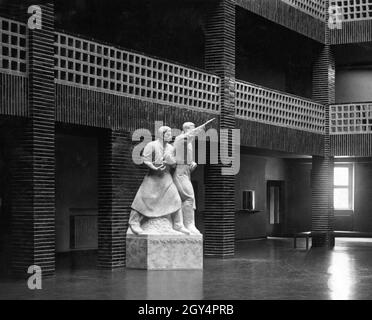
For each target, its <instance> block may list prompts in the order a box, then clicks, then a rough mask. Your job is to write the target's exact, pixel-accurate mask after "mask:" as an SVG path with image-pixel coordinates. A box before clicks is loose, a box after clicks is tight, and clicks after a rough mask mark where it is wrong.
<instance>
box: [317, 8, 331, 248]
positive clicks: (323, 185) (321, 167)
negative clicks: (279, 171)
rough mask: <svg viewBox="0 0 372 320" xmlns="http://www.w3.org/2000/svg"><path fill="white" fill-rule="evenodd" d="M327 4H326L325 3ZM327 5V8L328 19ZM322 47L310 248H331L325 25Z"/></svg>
mask: <svg viewBox="0 0 372 320" xmlns="http://www.w3.org/2000/svg"><path fill="white" fill-rule="evenodd" d="M326 2H328V1H326ZM327 8H328V6H326V10H327V17H328V9H327ZM325 28H326V29H325V40H326V42H325V44H324V45H323V46H322V47H321V49H320V50H319V52H318V55H317V57H316V60H315V62H314V65H313V99H314V100H315V101H317V102H319V103H321V104H323V105H324V108H325V135H324V156H323V157H313V170H312V174H313V177H312V181H313V186H312V231H313V232H314V236H313V247H323V246H333V245H334V239H333V237H332V235H331V234H330V232H331V231H333V220H334V211H333V162H334V161H333V158H332V157H331V156H330V136H329V134H330V119H329V108H330V104H332V103H335V58H334V53H333V50H332V47H331V46H330V44H329V28H328V25H327V24H326V25H325Z"/></svg>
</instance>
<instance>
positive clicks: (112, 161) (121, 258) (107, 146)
mask: <svg viewBox="0 0 372 320" xmlns="http://www.w3.org/2000/svg"><path fill="white" fill-rule="evenodd" d="M132 147H133V144H132V141H131V135H130V134H129V133H126V132H121V131H113V130H106V131H105V132H104V134H102V135H101V137H100V140H99V177H98V266H99V267H100V268H104V269H115V268H120V267H124V266H125V239H126V231H127V228H128V220H129V214H130V206H131V204H132V201H133V199H134V196H135V194H136V192H137V190H138V187H139V185H140V183H141V181H142V179H143V177H144V176H145V169H144V167H141V166H137V165H135V164H134V163H133V161H132Z"/></svg>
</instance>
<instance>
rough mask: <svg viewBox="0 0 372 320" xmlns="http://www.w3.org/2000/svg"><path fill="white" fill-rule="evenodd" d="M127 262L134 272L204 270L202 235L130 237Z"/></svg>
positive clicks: (130, 235)
mask: <svg viewBox="0 0 372 320" xmlns="http://www.w3.org/2000/svg"><path fill="white" fill-rule="evenodd" d="M126 259H127V261H126V266H127V268H131V269H146V270H190V269H194V270H195V269H202V268H203V236H202V235H200V236H187V235H151V234H146V235H134V234H127V252H126Z"/></svg>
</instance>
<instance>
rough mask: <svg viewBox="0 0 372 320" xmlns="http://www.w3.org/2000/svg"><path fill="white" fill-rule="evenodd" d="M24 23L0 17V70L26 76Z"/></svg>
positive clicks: (25, 30) (25, 29)
mask: <svg viewBox="0 0 372 320" xmlns="http://www.w3.org/2000/svg"><path fill="white" fill-rule="evenodd" d="M26 32H27V28H26V24H23V23H19V22H17V21H14V20H9V19H6V18H3V17H0V40H1V45H0V71H1V72H2V73H9V74H16V75H19V76H23V77H25V76H26V69H27V55H26V53H27V44H26V42H27V35H26Z"/></svg>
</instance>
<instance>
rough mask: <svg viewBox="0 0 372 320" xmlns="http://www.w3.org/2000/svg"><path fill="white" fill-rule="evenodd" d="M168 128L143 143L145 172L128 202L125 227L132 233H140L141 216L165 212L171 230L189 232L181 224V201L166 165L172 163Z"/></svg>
mask: <svg viewBox="0 0 372 320" xmlns="http://www.w3.org/2000/svg"><path fill="white" fill-rule="evenodd" d="M171 140H172V131H171V128H169V127H166V126H163V127H161V128H159V138H158V139H157V140H155V141H152V142H150V143H148V144H147V145H146V147H145V148H144V151H143V160H144V164H145V165H146V166H148V167H149V172H148V174H147V175H146V176H145V178H144V179H143V182H142V184H141V186H140V188H139V189H138V191H137V194H136V197H135V198H134V201H133V203H132V206H131V208H132V211H131V214H130V218H129V227H130V229H131V230H132V232H133V233H135V234H141V233H143V232H144V231H143V229H142V228H141V221H142V219H143V217H147V218H150V219H151V218H159V217H164V216H168V215H172V217H173V229H174V230H176V231H179V232H182V233H186V234H189V231H188V230H187V229H185V227H184V225H183V217H182V211H181V207H182V203H181V198H180V195H179V193H178V190H177V188H176V186H175V184H174V182H173V178H172V175H171V174H170V168H171V167H172V166H174V165H175V164H176V161H175V158H174V149H173V146H172V145H171V144H169V141H171Z"/></svg>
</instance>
